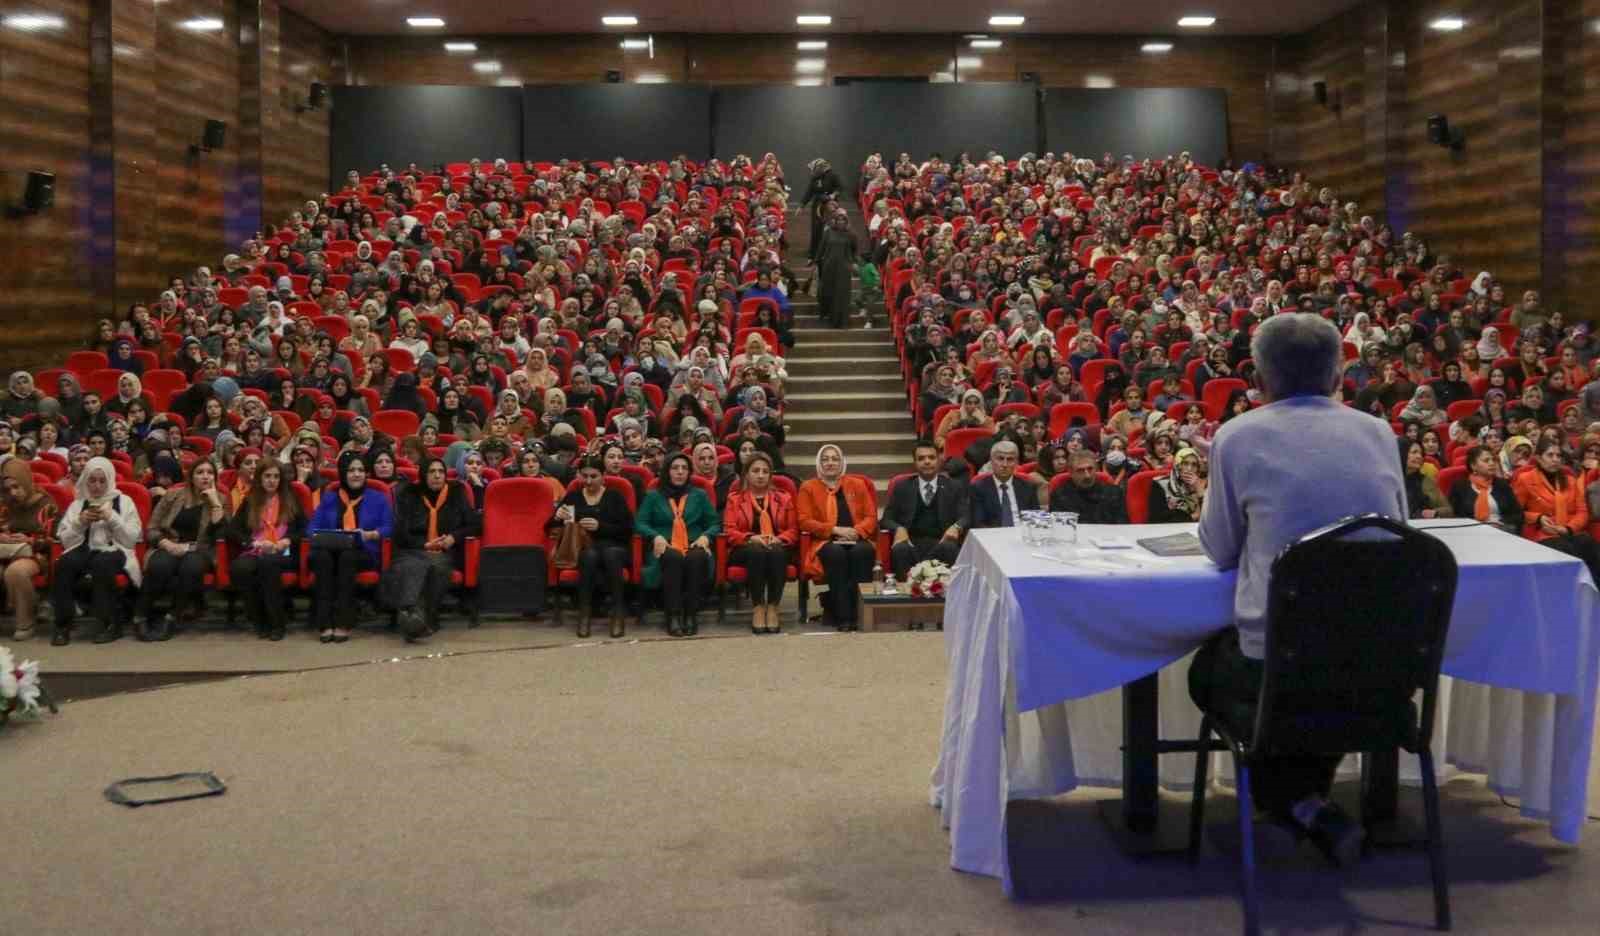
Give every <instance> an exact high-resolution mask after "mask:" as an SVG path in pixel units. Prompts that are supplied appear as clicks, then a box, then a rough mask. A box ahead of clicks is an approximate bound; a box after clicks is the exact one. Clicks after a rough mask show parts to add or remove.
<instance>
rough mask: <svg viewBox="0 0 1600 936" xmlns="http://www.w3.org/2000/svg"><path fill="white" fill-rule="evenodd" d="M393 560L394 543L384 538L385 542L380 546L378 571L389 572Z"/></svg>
mask: <svg viewBox="0 0 1600 936" xmlns="http://www.w3.org/2000/svg"><path fill="white" fill-rule="evenodd" d="M393 558H394V541H393V540H391V539H389V538H388V537H384V539H383V542H382V543H380V544H378V570H379V571H381V572H387V571H389V561H390V560H391V559H393Z"/></svg>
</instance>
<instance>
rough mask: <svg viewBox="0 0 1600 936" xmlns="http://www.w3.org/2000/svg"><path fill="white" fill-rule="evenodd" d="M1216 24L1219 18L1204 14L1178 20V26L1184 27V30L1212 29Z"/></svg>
mask: <svg viewBox="0 0 1600 936" xmlns="http://www.w3.org/2000/svg"><path fill="white" fill-rule="evenodd" d="M1216 24H1217V18H1216V17H1215V16H1207V15H1204V14H1196V15H1194V16H1185V17H1183V18H1181V19H1179V20H1178V25H1179V26H1182V27H1183V28H1184V29H1210V28H1211V27H1212V26H1215V25H1216Z"/></svg>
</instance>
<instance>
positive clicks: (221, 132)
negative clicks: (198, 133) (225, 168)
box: [200, 120, 228, 150]
mask: <svg viewBox="0 0 1600 936" xmlns="http://www.w3.org/2000/svg"><path fill="white" fill-rule="evenodd" d="M227 137H228V125H227V124H225V123H223V122H222V121H220V120H208V121H206V132H205V136H203V137H201V138H200V147H201V149H205V150H214V149H222V144H223V142H224V141H226V139H227Z"/></svg>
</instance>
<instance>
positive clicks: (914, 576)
mask: <svg viewBox="0 0 1600 936" xmlns="http://www.w3.org/2000/svg"><path fill="white" fill-rule="evenodd" d="M949 586H950V567H949V566H947V565H945V564H944V563H942V562H940V561H939V560H937V559H929V560H927V561H925V562H919V563H917V564H916V565H914V566H912V567H911V569H910V570H909V571H907V572H906V590H907V591H908V592H909V593H910V595H911V597H913V598H941V599H942V598H944V592H945V589H946V588H948V587H949Z"/></svg>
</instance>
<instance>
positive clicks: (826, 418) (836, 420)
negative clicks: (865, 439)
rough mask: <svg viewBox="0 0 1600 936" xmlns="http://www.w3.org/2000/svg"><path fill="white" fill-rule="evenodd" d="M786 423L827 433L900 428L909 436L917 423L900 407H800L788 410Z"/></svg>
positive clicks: (796, 430) (810, 431) (795, 428)
mask: <svg viewBox="0 0 1600 936" xmlns="http://www.w3.org/2000/svg"><path fill="white" fill-rule="evenodd" d="M783 421H784V423H785V424H787V425H788V427H789V431H790V433H799V434H803V435H824V434H827V433H830V432H833V433H866V432H879V431H882V432H897V433H900V434H901V435H902V436H903V437H905V438H910V437H911V433H912V432H913V431H914V429H915V426H914V424H913V423H912V420H911V414H910V413H908V412H906V411H905V408H904V407H903V406H902V407H901V408H900V409H884V410H866V411H862V412H854V413H842V412H820V413H819V412H816V411H814V410H813V411H810V412H802V411H800V410H799V409H798V408H796V409H794V410H792V411H790V412H788V413H785V415H784V420H783Z"/></svg>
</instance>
